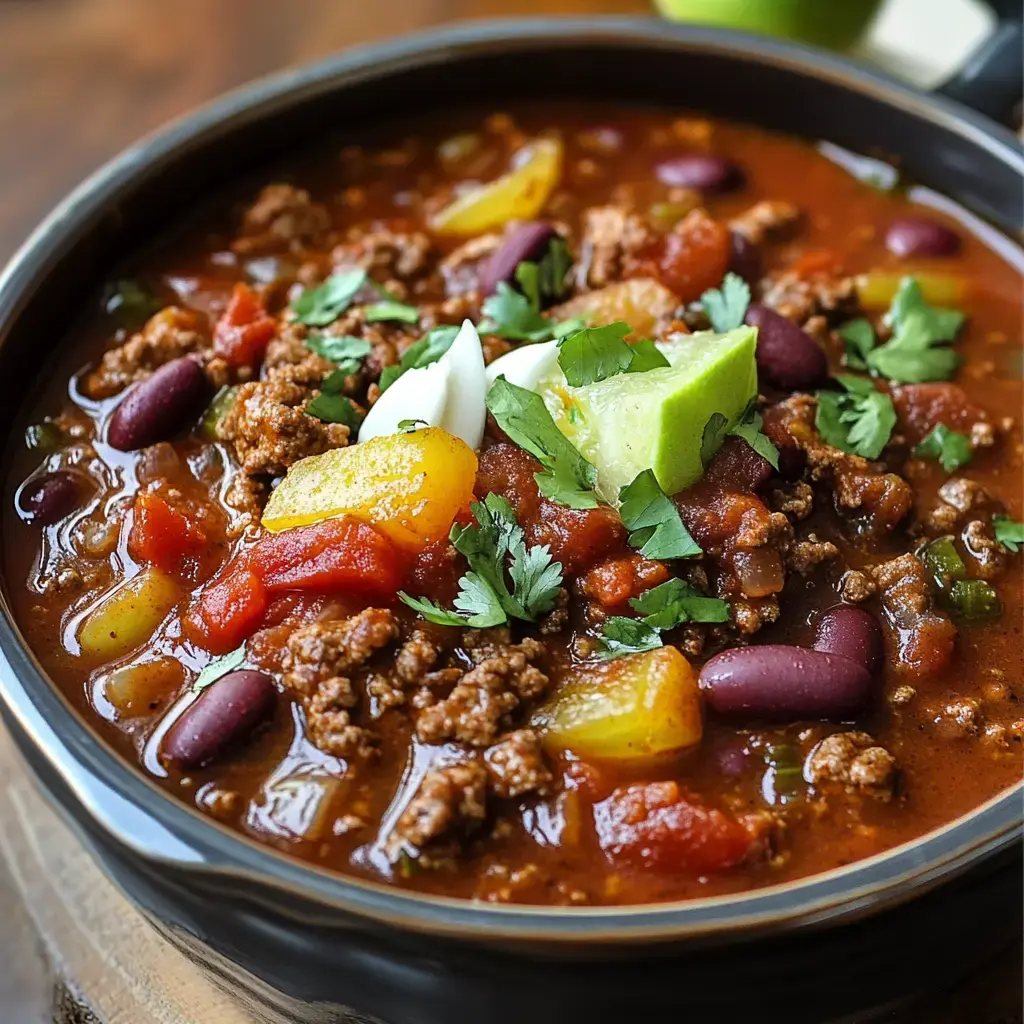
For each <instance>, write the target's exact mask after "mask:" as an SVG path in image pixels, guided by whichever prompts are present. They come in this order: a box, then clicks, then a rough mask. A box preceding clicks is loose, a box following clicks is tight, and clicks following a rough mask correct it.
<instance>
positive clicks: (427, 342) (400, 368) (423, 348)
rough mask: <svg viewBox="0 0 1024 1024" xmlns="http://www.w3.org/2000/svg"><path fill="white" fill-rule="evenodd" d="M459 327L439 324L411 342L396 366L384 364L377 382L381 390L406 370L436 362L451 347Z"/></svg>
mask: <svg viewBox="0 0 1024 1024" xmlns="http://www.w3.org/2000/svg"><path fill="white" fill-rule="evenodd" d="M458 333H459V328H458V327H455V326H454V325H452V324H441V325H440V326H439V327H433V328H431V329H430V330H429V331H427V333H426V334H424V335H423V337H422V338H420V340H419V341H415V342H413V343H412V344H411V345H410V346H409V347H408V348H407V349H406V350H405V352H403V353H402V358H401V359H400V360H399V362H398V365H397V366H385V367H384V369H383V371H382V372H381V375H380V380H379V381H378V382H377V385H378V387H379V388H380V389H381V391H382V392H383V391H387V389H388V388H389V387H391V385H392V384H394V383H395V381H396V380H398V378H399V377H401V376H402V374H403V373H405V372H406V371H407V370H421V369H422V368H423V367H424V366H429V365H430V364H431V363H436V362H437V361H438V359H440V358H441V356H443V355H444V354H445V352H447V351H448V349H450V348H451V347H452V342H453V341H454V340H455V335H457V334H458Z"/></svg>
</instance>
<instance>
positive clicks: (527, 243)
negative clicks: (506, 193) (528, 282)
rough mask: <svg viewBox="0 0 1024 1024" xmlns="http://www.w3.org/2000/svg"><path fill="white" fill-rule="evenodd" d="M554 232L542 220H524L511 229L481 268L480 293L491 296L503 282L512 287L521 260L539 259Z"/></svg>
mask: <svg viewBox="0 0 1024 1024" xmlns="http://www.w3.org/2000/svg"><path fill="white" fill-rule="evenodd" d="M554 237H555V229H554V228H553V227H552V226H551V225H550V224H548V223H547V222H546V221H542V220H532V221H526V222H525V223H523V224H518V225H517V226H516V227H514V228H512V229H511V230H510V231H509V232H508V233H507V234H506V235H505V237H504V239H503V240H502V242H501V244H500V245H499V246H498V248H497V249H495V250H494V252H493V253H492V254H491V257H490V259H489V260H488V261H487V262H486V263H485V264H484V265H483V267H481V269H480V278H479V281H480V294H481V295H491V294H493V293H494V292H495V291H497V289H498V285H499V284H500V283H501V282H502V281H504V282H505V283H506V284H512V283H513V282H514V281H515V279H516V267H518V266H519V264H520V263H522V262H523V260H539V259H540V258H541V256H543V255H544V253H545V252H546V251H547V248H548V245H549V244H550V243H551V239H552V238H554Z"/></svg>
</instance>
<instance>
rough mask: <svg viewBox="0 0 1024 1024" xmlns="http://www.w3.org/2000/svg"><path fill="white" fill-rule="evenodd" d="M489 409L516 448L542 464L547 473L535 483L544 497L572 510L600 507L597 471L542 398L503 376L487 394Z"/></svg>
mask: <svg viewBox="0 0 1024 1024" xmlns="http://www.w3.org/2000/svg"><path fill="white" fill-rule="evenodd" d="M487 408H488V410H489V411H490V413H491V415H492V416H493V417H494V418H495V420H496V421H497V423H498V426H499V427H501V429H502V430H504V431H505V433H506V434H507V435H508V436H509V438H510V439H511V440H512V441H513V442H514V443H515V444H517V445H519V447H520V448H523V449H525V450H526V451H528V452H529V453H530V454H531V455H532V456H534V458H536V459H538V460H540V463H541V465H542V466H543V467H544V470H543V472H540V473H536V474H535V479H536V480H537V485H538V486H539V487H540V489H541V493H543V494H544V495H545V497H548V498H550V499H551V500H552V501H557V502H558V503H559V504H561V505H568V506H569V507H570V508H596V507H597V498H596V496H595V495H594V493H593V490H594V485H595V484H596V483H597V470H596V469H595V468H594V467H593V466H592V465H591V464H590V463H589V462H588V461H587V460H586V459H585V458H584V457H583V456H582V455H581V454H580V453H579V452H578V451H577V450H576V448H575V447H574V446H573V444H572V442H571V441H570V440H569V439H568V438H567V437H566V436H565V435H564V434H563V433H562V432H561V431H560V430H559V429H558V427H556V426H555V421H554V420H553V419H552V418H551V413H550V412H548V408H547V406H546V405H545V404H544V399H543V398H541V396H540V395H538V394H535V393H534V392H533V391H527V390H526V388H521V387H519V386H517V385H516V384H511V383H509V381H507V380H506V379H505V377H504V376H500V377H498V379H497V380H496V381H495V382H494V384H493V385H491V389H490V391H488V392H487Z"/></svg>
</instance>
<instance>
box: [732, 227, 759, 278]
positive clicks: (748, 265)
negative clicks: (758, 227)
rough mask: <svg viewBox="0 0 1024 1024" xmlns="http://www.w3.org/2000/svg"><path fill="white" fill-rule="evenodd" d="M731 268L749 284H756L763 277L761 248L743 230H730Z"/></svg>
mask: <svg viewBox="0 0 1024 1024" xmlns="http://www.w3.org/2000/svg"><path fill="white" fill-rule="evenodd" d="M729 269H730V270H731V271H732V272H733V273H734V274H739V276H740V277H742V278H743V280H744V281H746V282H747V284H749V285H755V284H757V282H758V281H759V280H760V279H761V272H762V269H763V261H762V259H761V249H760V247H759V246H758V245H756V244H755V243H754V242H752V241H751V240H750V239H749V238H747V236H746V235H745V234H743V232H742V231H730V232H729Z"/></svg>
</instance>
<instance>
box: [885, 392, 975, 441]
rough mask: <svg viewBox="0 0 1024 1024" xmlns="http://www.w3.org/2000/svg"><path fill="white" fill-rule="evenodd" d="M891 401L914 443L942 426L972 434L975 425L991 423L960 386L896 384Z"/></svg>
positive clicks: (908, 436)
mask: <svg viewBox="0 0 1024 1024" xmlns="http://www.w3.org/2000/svg"><path fill="white" fill-rule="evenodd" d="M892 401H893V404H894V405H895V406H896V412H897V413H898V415H899V418H900V426H902V427H903V429H904V431H905V432H906V435H907V440H908V441H909V442H910V443H911V444H918V443H919V442H920V441H922V440H923V439H924V437H925V436H926V435H927V434H929V433H931V432H932V431H933V430H934V429H935V428H936V427H937V426H938V425H939V424H940V423H941V424H942V425H943V426H946V427H949V428H950V430H958V431H960V433H962V434H970V433H971V427H972V426H973V425H974V424H975V423H987V422H988V413H986V412H985V410H984V409H981V408H979V407H978V406H976V405H975V404H974V403H973V402H972V401H971V400H970V399H969V398H968V397H967V392H966V391H964V389H963V388H962V387H960V386H959V385H958V384H947V383H946V382H944V381H938V382H935V383H930V384H903V385H897V386H896V387H894V388H893V389H892Z"/></svg>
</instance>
